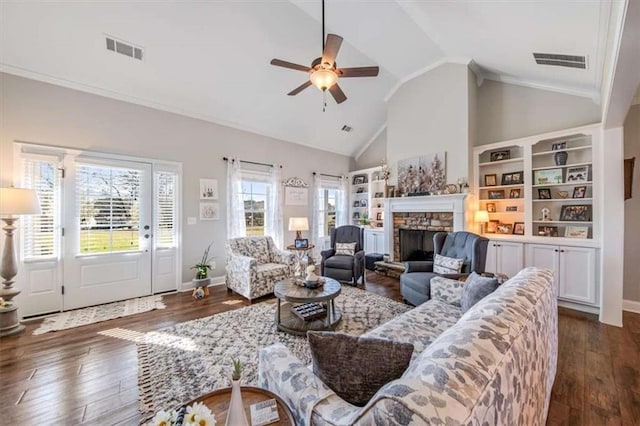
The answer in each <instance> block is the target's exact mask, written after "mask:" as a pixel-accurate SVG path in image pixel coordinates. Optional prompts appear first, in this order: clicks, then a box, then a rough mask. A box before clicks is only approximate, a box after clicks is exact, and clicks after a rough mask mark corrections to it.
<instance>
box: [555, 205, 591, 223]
mask: <svg viewBox="0 0 640 426" xmlns="http://www.w3.org/2000/svg"><path fill="white" fill-rule="evenodd" d="M560 220H562V221H568V222H591V205H589V204H574V205H564V206H562V209H561V210H560Z"/></svg>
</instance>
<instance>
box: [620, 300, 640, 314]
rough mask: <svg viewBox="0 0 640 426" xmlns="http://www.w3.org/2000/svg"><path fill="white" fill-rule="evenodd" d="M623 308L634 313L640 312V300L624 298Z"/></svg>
mask: <svg viewBox="0 0 640 426" xmlns="http://www.w3.org/2000/svg"><path fill="white" fill-rule="evenodd" d="M622 310H623V311H627V312H633V313H634V314H640V302H636V301H635V300H626V299H624V300H622Z"/></svg>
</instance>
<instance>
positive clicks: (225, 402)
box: [186, 386, 295, 426]
mask: <svg viewBox="0 0 640 426" xmlns="http://www.w3.org/2000/svg"><path fill="white" fill-rule="evenodd" d="M241 389H242V402H243V403H244V412H245V414H246V415H247V420H249V423H251V408H250V406H251V405H253V404H255V403H257V402H262V401H266V400H268V399H275V400H276V401H277V405H278V415H279V416H280V420H278V421H277V422H274V423H269V424H270V425H291V426H295V422H294V420H293V414H292V413H291V410H290V409H289V407H288V406H287V404H286V403H285V402H284V401H283V400H282V398H280V397H279V396H278V395H276V394H275V393H273V392H271V391H269V390H267V389H262V388H258V387H254V386H242V388H241ZM196 402H202V403H203V404H204V405H206V406H207V407H209V409H210V410H211V411H213V414H214V416H215V418H216V424H217V425H224V422H225V421H226V420H227V411H228V410H229V403H230V402H231V388H223V389H216V390H214V391H213V392H210V393H208V394H206V395H203V396H201V397H199V398H196V399H194V400H193V401H190V402H188V403H187V404H186V405H192V404H194V403H196Z"/></svg>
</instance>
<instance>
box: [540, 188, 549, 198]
mask: <svg viewBox="0 0 640 426" xmlns="http://www.w3.org/2000/svg"><path fill="white" fill-rule="evenodd" d="M538 199H539V200H550V199H551V189H549V188H538Z"/></svg>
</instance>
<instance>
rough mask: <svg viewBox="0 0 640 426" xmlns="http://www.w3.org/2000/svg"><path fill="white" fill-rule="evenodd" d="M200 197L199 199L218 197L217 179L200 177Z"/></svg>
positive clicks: (215, 198)
mask: <svg viewBox="0 0 640 426" xmlns="http://www.w3.org/2000/svg"><path fill="white" fill-rule="evenodd" d="M200 199H201V200H217V199H218V180H217V179H200Z"/></svg>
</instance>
